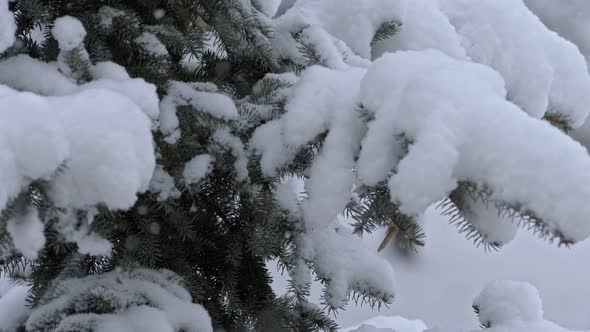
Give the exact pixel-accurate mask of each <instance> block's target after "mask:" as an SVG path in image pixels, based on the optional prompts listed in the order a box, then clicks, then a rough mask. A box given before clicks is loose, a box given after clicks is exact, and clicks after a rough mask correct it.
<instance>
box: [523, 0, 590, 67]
mask: <svg viewBox="0 0 590 332" xmlns="http://www.w3.org/2000/svg"><path fill="white" fill-rule="evenodd" d="M524 2H525V4H526V6H527V7H528V8H529V9H530V10H531V11H532V12H533V13H535V15H537V16H538V17H539V18H540V19H541V21H543V23H544V24H545V25H546V26H547V27H548V28H549V29H551V30H553V31H555V32H557V33H558V34H559V35H560V36H561V37H563V38H565V39H567V40H569V41H571V42H573V43H574V44H576V45H577V46H578V48H579V49H580V51H581V52H582V54H584V56H585V57H586V61H587V62H590V36H588V31H589V30H590V6H588V2H587V1H585V0H568V1H559V2H557V1H552V0H524Z"/></svg>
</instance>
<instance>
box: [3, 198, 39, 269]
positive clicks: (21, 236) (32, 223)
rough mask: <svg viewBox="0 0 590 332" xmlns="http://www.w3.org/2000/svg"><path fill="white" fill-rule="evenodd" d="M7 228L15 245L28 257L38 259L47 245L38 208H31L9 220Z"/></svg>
mask: <svg viewBox="0 0 590 332" xmlns="http://www.w3.org/2000/svg"><path fill="white" fill-rule="evenodd" d="M6 230H7V231H8V234H10V237H11V238H12V242H13V244H14V247H15V248H16V249H17V250H18V251H19V252H20V253H21V254H22V255H23V256H24V257H25V258H27V259H30V260H34V259H36V258H37V256H38V254H39V251H40V250H41V249H43V247H44V246H45V234H44V233H43V231H44V226H43V222H42V221H41V219H39V214H38V212H37V210H36V209H33V208H31V209H30V210H29V211H27V213H26V214H25V215H23V216H20V217H18V218H12V219H10V220H8V223H7V224H6Z"/></svg>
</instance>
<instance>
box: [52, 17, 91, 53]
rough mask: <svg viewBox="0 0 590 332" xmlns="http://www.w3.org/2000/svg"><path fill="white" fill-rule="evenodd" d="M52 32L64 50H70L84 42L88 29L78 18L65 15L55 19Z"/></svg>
mask: <svg viewBox="0 0 590 332" xmlns="http://www.w3.org/2000/svg"><path fill="white" fill-rule="evenodd" d="M51 34H52V35H53V37H54V38H55V39H56V40H57V42H58V43H59V48H60V49H61V50H62V51H70V50H73V49H74V48H76V47H78V46H80V45H81V44H82V42H83V41H84V37H86V29H84V26H83V25H82V22H80V21H79V20H78V19H76V18H73V17H71V16H63V17H60V18H58V19H56V20H55V22H54V26H53V29H51Z"/></svg>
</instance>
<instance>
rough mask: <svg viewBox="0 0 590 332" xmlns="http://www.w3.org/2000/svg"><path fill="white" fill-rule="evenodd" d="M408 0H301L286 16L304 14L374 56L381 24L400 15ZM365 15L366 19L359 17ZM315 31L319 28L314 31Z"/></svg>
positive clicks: (362, 52) (363, 53)
mask: <svg viewBox="0 0 590 332" xmlns="http://www.w3.org/2000/svg"><path fill="white" fill-rule="evenodd" d="M405 3H406V1H395V0H365V1H362V2H359V1H354V0H347V1H340V0H301V1H297V2H296V3H295V5H294V6H293V7H292V8H291V9H290V10H289V11H287V12H286V13H285V15H284V16H282V17H281V18H280V19H281V20H287V19H288V16H300V17H302V18H305V20H306V21H307V24H309V25H311V26H314V25H315V26H317V27H318V28H320V29H323V30H325V31H326V32H328V33H329V34H330V35H332V36H334V37H335V38H338V39H339V40H342V41H343V42H344V43H345V44H346V45H348V46H349V47H350V48H351V49H352V50H353V51H354V52H355V53H356V54H358V55H360V56H361V57H364V58H366V59H370V58H371V40H372V39H373V36H374V34H375V32H376V31H377V29H379V27H380V26H381V24H383V23H386V22H388V21H391V20H393V19H400V13H402V12H403V11H404V6H405ZM359 17H362V18H363V19H362V20H359V19H358V18H359ZM313 34H315V32H314V33H313Z"/></svg>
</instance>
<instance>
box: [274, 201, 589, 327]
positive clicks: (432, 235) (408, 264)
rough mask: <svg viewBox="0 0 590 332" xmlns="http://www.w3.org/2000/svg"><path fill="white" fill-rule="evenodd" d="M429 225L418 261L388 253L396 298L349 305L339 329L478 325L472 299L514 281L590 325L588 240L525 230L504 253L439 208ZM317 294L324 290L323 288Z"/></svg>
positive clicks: (554, 311)
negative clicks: (478, 242)
mask: <svg viewBox="0 0 590 332" xmlns="http://www.w3.org/2000/svg"><path fill="white" fill-rule="evenodd" d="M423 223H424V228H425V231H426V233H427V245H426V247H425V248H422V250H421V252H420V254H419V256H418V257H417V258H416V259H414V260H408V259H407V258H404V257H400V256H396V255H395V253H394V251H393V250H392V249H391V248H387V249H385V250H384V251H383V252H382V255H384V256H386V257H387V258H388V259H389V260H390V261H391V262H392V265H393V266H394V269H395V272H396V277H397V285H398V287H397V298H396V300H395V302H394V303H393V304H392V305H391V306H390V308H389V309H387V308H385V309H383V310H381V312H377V311H373V310H371V309H370V308H369V307H355V305H354V304H351V305H350V306H349V307H348V309H347V310H346V311H344V312H341V313H340V314H339V315H338V317H337V319H338V321H339V323H340V324H341V326H343V327H351V326H356V325H358V324H360V323H362V322H363V321H365V320H368V319H370V318H372V317H375V316H395V315H400V316H403V317H406V318H409V319H420V320H423V321H424V322H425V323H426V324H427V325H428V326H429V327H434V326H438V327H442V328H452V329H453V330H455V331H457V330H470V329H477V328H478V326H479V325H478V321H477V317H476V315H475V314H474V313H473V310H472V309H471V305H472V302H473V299H474V298H475V296H477V294H479V292H480V291H481V290H482V288H483V287H484V286H485V285H486V284H487V283H488V282H489V281H491V280H495V279H510V280H518V281H528V282H530V283H532V284H533V285H535V286H536V287H537V288H538V289H539V292H540V293H541V298H542V300H543V304H544V309H545V318H546V319H547V320H551V321H554V322H555V323H557V324H559V325H562V326H564V327H566V328H570V329H574V330H581V329H590V316H589V313H590V312H589V309H588V308H589V307H590V299H589V297H590V283H588V282H587V281H588V280H590V269H588V265H587V262H588V261H590V242H588V241H586V242H583V243H580V244H578V245H576V246H574V247H572V248H569V249H567V248H557V246H556V245H555V244H550V243H547V242H545V241H542V240H539V239H537V238H535V237H534V236H533V235H532V234H530V232H528V231H526V230H521V231H519V232H518V235H517V238H516V239H515V240H514V241H513V242H511V243H510V244H508V245H506V246H505V247H504V248H503V249H502V250H501V251H500V252H484V250H483V248H476V247H475V246H473V245H472V243H471V242H469V241H467V240H465V238H464V237H463V235H461V234H458V233H457V230H456V229H455V228H454V226H451V225H448V223H447V219H446V218H445V217H441V216H439V215H438V212H437V211H435V210H434V209H429V210H428V212H427V214H426V216H425V218H424V220H423ZM382 238H383V233H378V234H375V235H374V236H370V237H366V238H365V240H366V243H367V244H368V245H369V246H372V247H374V248H375V250H376V248H377V247H378V246H379V242H380V241H381V240H382ZM283 286H284V279H283V278H282V277H281V276H277V277H276V280H275V287H276V289H277V290H279V289H282V287H283ZM314 292H315V293H316V294H318V295H319V293H320V288H319V287H315V288H314Z"/></svg>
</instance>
